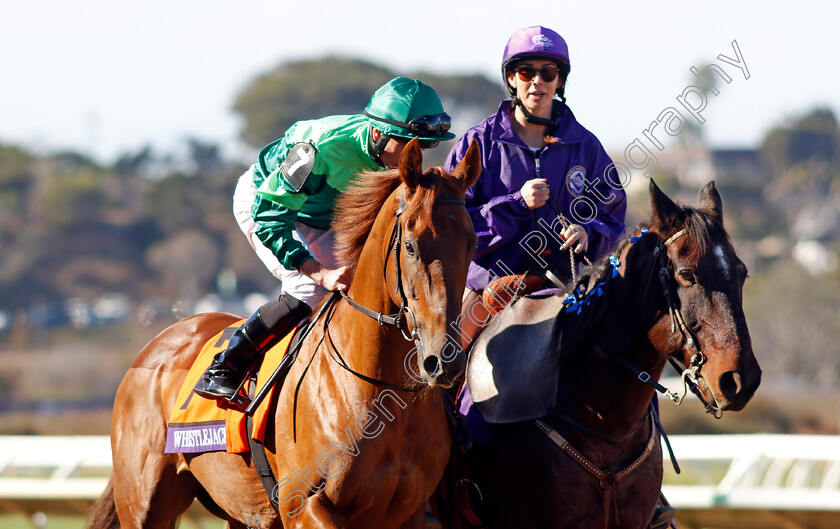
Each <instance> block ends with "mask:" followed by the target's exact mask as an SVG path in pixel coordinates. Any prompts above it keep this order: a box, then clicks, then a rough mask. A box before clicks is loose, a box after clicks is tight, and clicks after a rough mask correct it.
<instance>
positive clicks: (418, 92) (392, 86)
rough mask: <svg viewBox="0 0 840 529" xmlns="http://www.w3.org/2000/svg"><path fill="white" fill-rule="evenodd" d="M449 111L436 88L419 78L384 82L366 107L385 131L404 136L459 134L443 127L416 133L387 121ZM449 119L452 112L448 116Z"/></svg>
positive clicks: (434, 137)
mask: <svg viewBox="0 0 840 529" xmlns="http://www.w3.org/2000/svg"><path fill="white" fill-rule="evenodd" d="M442 114H445V112H444V110H443V104H442V103H441V102H440V98H439V97H438V95H437V92H435V91H434V89H433V88H432V87H431V86H429V85H427V84H425V83H423V82H422V81H418V80H416V79H408V78H407V77H395V78H394V79H391V80H390V81H388V82H387V83H385V84H384V85H383V86H381V87H380V88H379V89H378V90H377V91H376V92H374V94H373V96H371V98H370V102H369V103H368V105H367V106H366V107H365V115H366V116H367V117H368V119H369V120H371V122H372V123H373V125H374V126H375V127H376V128H377V129H379V130H381V131H382V132H383V133H385V134H388V135H391V136H398V137H402V138H413V137H415V136H416V137H418V138H421V139H426V140H437V141H441V140H451V139H452V138H454V137H455V134H452V133H451V132H443V131H442V130H436V131H426V132H423V133H420V134H413V133H411V131H410V130H409V129H408V128H407V127H402V126H399V125H397V124H394V123H388V122H387V121H395V122H399V123H406V124H407V123H409V122H411V121H412V120H414V119H417V118H420V117H423V116H440V115H442ZM447 119H448V116H447Z"/></svg>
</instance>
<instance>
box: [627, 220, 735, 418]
mask: <svg viewBox="0 0 840 529" xmlns="http://www.w3.org/2000/svg"><path fill="white" fill-rule="evenodd" d="M645 233H647V230H646V229H642V233H641V235H639V236H638V238H637V237H633V238H631V239H630V240H631V242H633V240H634V239H636V240H641V238H642V237H643V236H644V235H645ZM685 234H686V230H685V229H681V230H679V231H677V232H676V233H674V234H673V235H671V236H670V237H668V239H666V240H665V241H662V240H658V241H657V244H656V246H655V247H654V249H653V259H654V261H653V270H656V268H658V269H659V271H658V277H659V283H660V285H661V286H662V293H663V295H664V297H665V302H666V304H667V305H668V313H669V314H670V316H671V332H672V333H676V332H677V331H679V332H680V334H681V335H682V338H683V341H684V343H685V347H687V348H688V349H689V351H691V353H692V355H691V360H690V361H689V365H688V366H686V365H683V364H682V363H681V362H680V361H679V360H677V359H676V358H674V357H673V356H668V361H669V362H670V363H671V365H672V366H673V367H674V369H676V370H677V372H678V373H680V378H681V379H682V382H683V389H682V393H681V394H678V393H676V392H673V391H669V390H668V389H666V388H665V387H664V386H662V385H661V384H659V383H658V382H656V381H655V380H653V379H652V378H651V376H650V374H649V373H646V372H644V371H639V370H638V369H636V368H634V367H633V366H632V365H630V364H629V363H628V362H627V361H626V360H624V359H623V358H620V357H618V356H616V358H617V359H618V360H619V362H620V363H622V364H623V365H624V366H625V367H627V368H628V369H630V370H631V371H633V372H634V373H635V374H636V376H637V377H638V379H639V380H641V381H642V382H645V383H647V384H650V385H652V386H653V387H654V389H656V390H657V391H659V392H660V393H662V394H663V395H665V396H666V397H668V398H669V399H671V400H672V401H674V403H676V404H677V405H679V404H682V401H683V399H684V398H685V396H686V394H687V393H688V390H691V392H692V393H694V394H695V395H696V396H697V398H698V399H700V402H701V403H702V404H703V406H704V407H705V408H706V411H707V412H709V413H710V414H711V415H712V416H714V417H715V418H716V419H720V418H721V417H722V416H723V410H722V409H721V408H720V406H719V405H718V404H717V401H715V402H714V403H710V402H708V401H707V400H706V398H705V396H704V395H703V391H702V390H701V389H700V384H703V385H704V386H706V388H707V389H708V383H707V382H706V381H705V379H704V378H703V375H702V374H701V373H700V370H701V369H702V368H703V365H704V364H705V363H706V361H707V360H708V358H707V357H706V355H705V354H703V352H702V351H701V350H700V347H699V345H698V343H699V342H698V341H697V338H695V336H694V335H693V334H692V332H691V330H690V329H689V328H688V326H687V325H686V323H685V319H684V318H683V315H682V311H680V308H679V307H678V306H677V304H676V303H675V301H674V294H673V291H672V288H671V272H670V270H669V269H668V265H669V263H670V260H669V259H668V247H669V246H670V245H671V244H673V243H674V242H675V241H677V240H678V239H679V238H680V237H682V236H684V235H685ZM710 393H711V394H712V398H713V399H714V393H712V392H711V391H710Z"/></svg>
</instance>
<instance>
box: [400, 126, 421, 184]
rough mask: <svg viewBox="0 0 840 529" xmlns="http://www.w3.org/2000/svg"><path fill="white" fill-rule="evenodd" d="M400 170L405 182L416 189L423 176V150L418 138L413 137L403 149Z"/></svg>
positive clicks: (401, 177)
mask: <svg viewBox="0 0 840 529" xmlns="http://www.w3.org/2000/svg"><path fill="white" fill-rule="evenodd" d="M399 171H400V179H401V180H402V181H403V183H404V184H405V185H406V186H408V188H409V189H411V190H414V189H415V188H416V187H417V184H419V183H420V177H422V176H423V152H422V151H421V150H420V141H419V140H418V139H417V138H412V139H411V141H410V142H408V145H406V146H405V148H404V149H403V152H402V155H401V156H400V168H399Z"/></svg>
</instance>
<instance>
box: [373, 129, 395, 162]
mask: <svg viewBox="0 0 840 529" xmlns="http://www.w3.org/2000/svg"><path fill="white" fill-rule="evenodd" d="M373 130H374V127H373V125H371V126H370V134H368V150H369V151H370V159H371V160H373V162H374V163H375V164H376V165H378V166H379V167H382V168H384V167H385V164H384V163H383V162H382V158H381V156H382V153H383V152H385V146H386V145H388V141H389V140H390V139H391V136H389V135H387V134H385V133H384V132H382V133H381V134H380V135H379V140H378V141H373ZM380 132H381V131H380Z"/></svg>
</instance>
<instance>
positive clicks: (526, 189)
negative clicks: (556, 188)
mask: <svg viewBox="0 0 840 529" xmlns="http://www.w3.org/2000/svg"><path fill="white" fill-rule="evenodd" d="M549 193H550V190H549V189H548V182H547V181H546V179H545V178H534V179H532V180H528V181H527V182H525V184H524V185H523V186H522V188H521V189H520V190H519V194H521V195H522V200H524V201H525V204H526V205H527V206H528V207H529V208H531V209H537V208H538V207H540V206H542V205H543V204H545V203H546V202H548V195H549Z"/></svg>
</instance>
